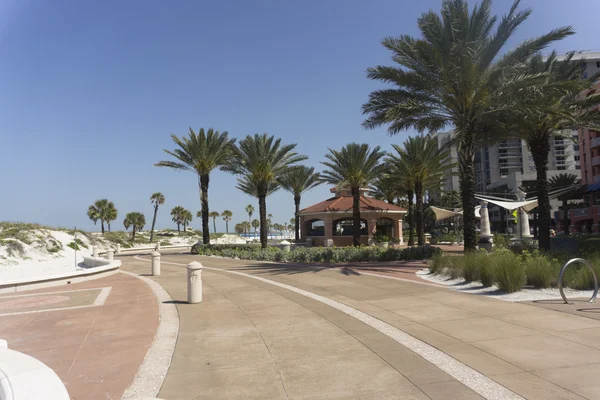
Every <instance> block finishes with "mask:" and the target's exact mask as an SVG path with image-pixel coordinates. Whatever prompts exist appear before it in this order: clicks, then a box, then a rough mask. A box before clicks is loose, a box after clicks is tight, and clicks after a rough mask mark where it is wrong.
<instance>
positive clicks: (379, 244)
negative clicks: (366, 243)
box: [375, 242, 390, 249]
mask: <svg viewBox="0 0 600 400" xmlns="http://www.w3.org/2000/svg"><path fill="white" fill-rule="evenodd" d="M375 245H376V246H377V247H381V248H382V249H387V248H388V247H389V245H390V243H389V242H375Z"/></svg>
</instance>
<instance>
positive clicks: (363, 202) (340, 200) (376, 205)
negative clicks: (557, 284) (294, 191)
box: [300, 196, 406, 214]
mask: <svg viewBox="0 0 600 400" xmlns="http://www.w3.org/2000/svg"><path fill="white" fill-rule="evenodd" d="M333 211H338V212H340V211H348V212H352V196H340V197H332V198H330V199H327V200H325V201H322V202H320V203H317V204H313V205H312V206H310V207H306V208H305V209H302V210H300V214H310V213H319V212H325V213H326V212H333ZM360 211H406V208H402V207H398V206H396V205H393V204H390V203H386V202H385V201H381V200H377V199H374V198H372V197H366V196H360Z"/></svg>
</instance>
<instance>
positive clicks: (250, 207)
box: [245, 204, 254, 222]
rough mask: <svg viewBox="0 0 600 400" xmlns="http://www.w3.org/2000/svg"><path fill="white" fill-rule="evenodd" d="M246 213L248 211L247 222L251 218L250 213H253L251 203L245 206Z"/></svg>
mask: <svg viewBox="0 0 600 400" xmlns="http://www.w3.org/2000/svg"><path fill="white" fill-rule="evenodd" d="M245 210H246V213H248V222H250V221H251V220H252V214H254V206H253V205H252V204H248V205H247V206H246V208H245Z"/></svg>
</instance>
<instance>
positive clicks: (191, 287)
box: [187, 261, 202, 304]
mask: <svg viewBox="0 0 600 400" xmlns="http://www.w3.org/2000/svg"><path fill="white" fill-rule="evenodd" d="M187 272H188V273H187V280H188V298H187V301H188V303H190V304H194V303H200V302H201V301H202V264H200V263H199V262H198V261H192V262H191V263H189V264H188V265H187Z"/></svg>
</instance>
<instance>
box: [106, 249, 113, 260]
mask: <svg viewBox="0 0 600 400" xmlns="http://www.w3.org/2000/svg"><path fill="white" fill-rule="evenodd" d="M106 259H107V260H108V261H112V260H114V259H115V252H114V251H113V249H108V251H107V252H106Z"/></svg>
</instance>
